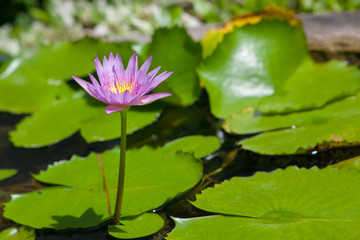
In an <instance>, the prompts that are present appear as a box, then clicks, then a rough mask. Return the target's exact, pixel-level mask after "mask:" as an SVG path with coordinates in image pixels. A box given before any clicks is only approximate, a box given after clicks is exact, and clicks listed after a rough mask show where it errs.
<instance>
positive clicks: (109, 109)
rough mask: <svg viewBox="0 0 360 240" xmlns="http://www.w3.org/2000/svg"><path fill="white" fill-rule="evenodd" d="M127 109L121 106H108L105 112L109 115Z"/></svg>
mask: <svg viewBox="0 0 360 240" xmlns="http://www.w3.org/2000/svg"><path fill="white" fill-rule="evenodd" d="M125 107H126V106H121V105H108V106H107V107H106V108H105V112H106V113H107V114H110V113H114V112H120V111H121V110H124V108H125Z"/></svg>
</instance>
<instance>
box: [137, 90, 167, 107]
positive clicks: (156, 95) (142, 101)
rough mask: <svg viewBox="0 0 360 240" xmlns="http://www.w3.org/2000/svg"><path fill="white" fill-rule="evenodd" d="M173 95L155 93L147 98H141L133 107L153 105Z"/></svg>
mask: <svg viewBox="0 0 360 240" xmlns="http://www.w3.org/2000/svg"><path fill="white" fill-rule="evenodd" d="M171 95H172V94H171V93H154V94H149V95H146V96H142V97H140V98H139V99H138V100H137V101H136V102H135V103H133V104H132V105H144V104H148V103H151V102H153V101H155V100H158V99H160V98H164V97H168V96H171Z"/></svg>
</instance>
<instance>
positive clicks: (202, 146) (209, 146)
mask: <svg viewBox="0 0 360 240" xmlns="http://www.w3.org/2000/svg"><path fill="white" fill-rule="evenodd" d="M220 145H221V143H220V140H219V139H218V138H217V137H214V136H201V135H194V136H187V137H183V138H179V139H176V140H174V141H171V142H169V143H167V144H166V145H165V146H164V150H165V151H170V152H176V151H181V152H190V153H194V156H195V157H196V158H202V157H206V156H207V155H209V154H210V153H212V152H214V151H216V150H217V149H219V148H220Z"/></svg>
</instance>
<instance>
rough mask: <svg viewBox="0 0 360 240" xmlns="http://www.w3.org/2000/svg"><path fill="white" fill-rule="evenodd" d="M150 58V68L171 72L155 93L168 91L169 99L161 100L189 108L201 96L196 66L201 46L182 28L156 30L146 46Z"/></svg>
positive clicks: (199, 58) (198, 61)
mask: <svg viewBox="0 0 360 240" xmlns="http://www.w3.org/2000/svg"><path fill="white" fill-rule="evenodd" d="M151 55H153V56H154V58H153V60H152V65H153V66H162V69H163V70H166V71H174V73H173V74H172V75H171V76H170V77H169V79H167V80H166V81H165V82H163V83H161V84H160V85H159V86H158V87H157V88H156V89H155V91H157V92H171V93H173V94H174V95H173V96H172V97H169V98H166V99H164V101H167V102H171V103H174V104H181V105H185V106H186V105H190V104H191V103H193V102H195V101H196V100H197V99H198V97H199V95H200V90H201V88H200V83H199V79H198V77H197V75H196V71H195V70H196V67H197V66H198V65H199V63H200V61H201V45H200V43H198V42H194V40H193V39H192V38H191V37H190V36H189V35H188V34H187V32H186V30H185V29H184V28H171V29H165V28H163V29H158V30H156V31H155V33H154V35H153V38H152V42H151V43H150V44H149V46H147V56H151Z"/></svg>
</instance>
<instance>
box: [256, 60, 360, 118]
mask: <svg viewBox="0 0 360 240" xmlns="http://www.w3.org/2000/svg"><path fill="white" fill-rule="evenodd" d="M359 79H360V71H359V70H358V69H357V67H356V66H349V67H346V63H345V62H340V61H331V62H329V63H323V64H319V63H313V62H312V60H308V61H304V63H303V64H302V65H301V66H300V67H299V68H298V69H297V71H296V72H295V73H294V74H293V75H292V76H291V77H289V79H288V80H287V81H286V83H285V84H284V85H283V87H282V89H281V91H279V92H277V93H275V94H273V95H271V96H268V97H264V98H263V99H261V100H260V101H259V104H258V107H257V109H258V110H259V111H260V112H262V113H265V114H274V113H281V114H284V113H290V112H294V111H298V110H302V111H304V110H309V109H314V108H321V107H323V106H325V105H326V104H328V103H329V102H331V101H334V100H338V99H341V98H344V97H347V96H351V95H354V94H356V93H357V92H358V91H359V89H360V81H359Z"/></svg>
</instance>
